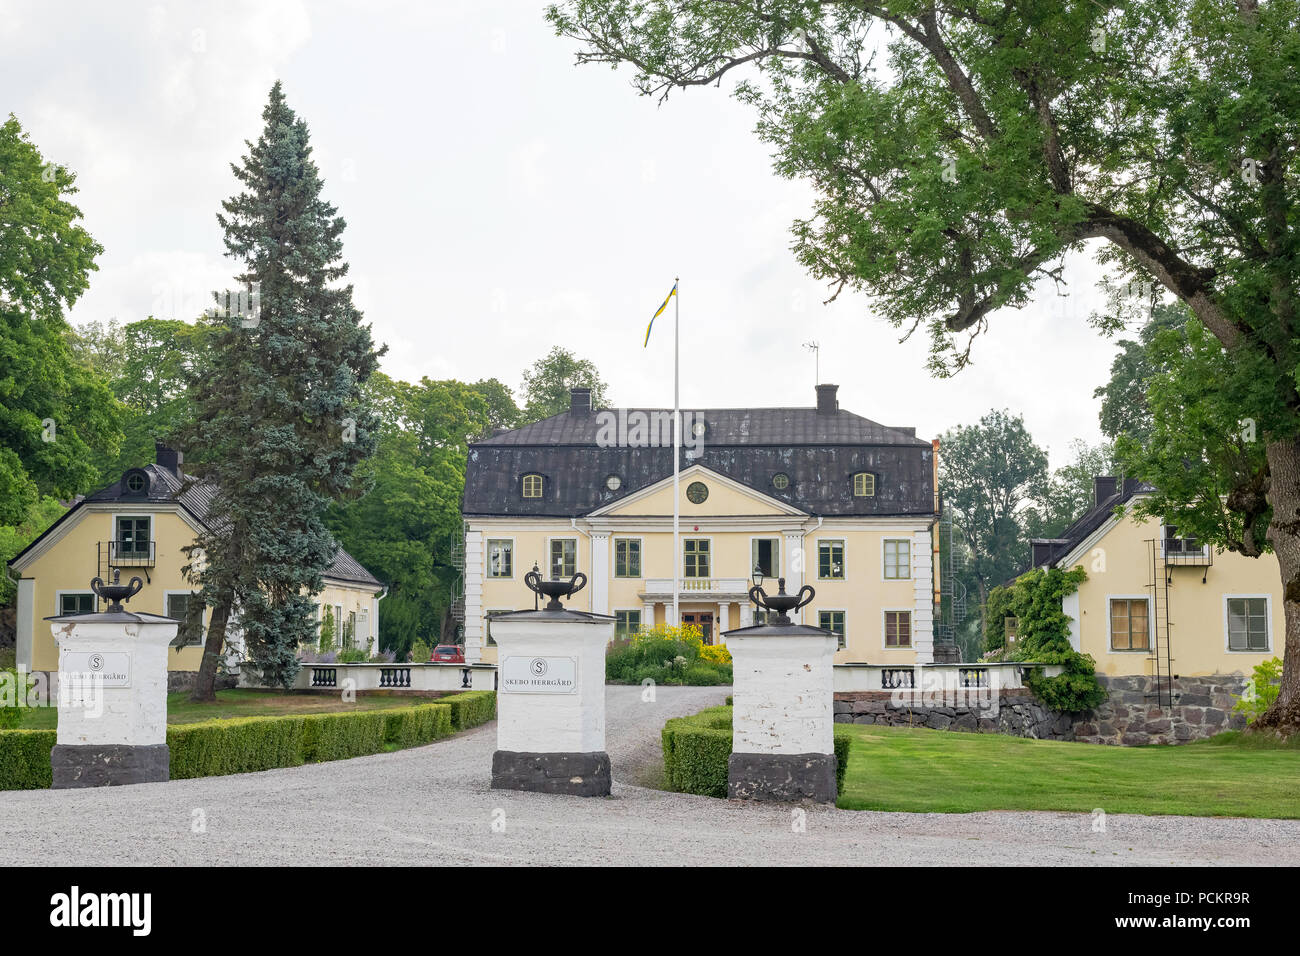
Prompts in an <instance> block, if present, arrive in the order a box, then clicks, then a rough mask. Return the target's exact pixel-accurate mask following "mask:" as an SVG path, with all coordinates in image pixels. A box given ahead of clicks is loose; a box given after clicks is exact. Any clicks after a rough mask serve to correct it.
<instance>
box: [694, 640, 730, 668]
mask: <svg viewBox="0 0 1300 956" xmlns="http://www.w3.org/2000/svg"><path fill="white" fill-rule="evenodd" d="M700 660H702V661H706V662H707V663H709V664H730V663H731V651H729V650H727V645H726V644H705V645H704V646H703V647H701V648H700Z"/></svg>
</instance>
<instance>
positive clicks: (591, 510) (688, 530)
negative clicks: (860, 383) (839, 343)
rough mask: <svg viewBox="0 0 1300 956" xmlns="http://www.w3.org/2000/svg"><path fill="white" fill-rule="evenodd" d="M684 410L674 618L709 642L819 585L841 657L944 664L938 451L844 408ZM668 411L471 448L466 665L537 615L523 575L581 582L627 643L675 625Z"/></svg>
mask: <svg viewBox="0 0 1300 956" xmlns="http://www.w3.org/2000/svg"><path fill="white" fill-rule="evenodd" d="M836 390H837V387H836V386H835V385H820V386H818V387H817V403H816V405H815V406H814V407H804V408H765V409H704V410H700V411H689V410H683V426H682V427H683V437H682V456H683V457H682V461H681V473H680V479H679V489H680V490H679V496H680V497H679V499H678V502H677V504H678V508H679V510H680V529H681V534H680V549H681V554H680V556H679V557H680V567H681V578H680V581H679V586H678V591H677V594H676V598H677V604H678V606H679V607H680V613H681V622H682V623H687V624H694V625H696V626H698V627H699V628H700V629H701V631H702V632H703V634H704V639H705V641H706V642H708V643H717V642H721V641H722V640H723V638H722V636H721V635H722V633H723V632H725V631H727V630H728V629H731V628H737V627H744V626H746V625H749V624H751V623H755V622H754V620H753V611H754V607H753V605H752V604H750V603H749V601H748V597H747V593H748V590H749V588H750V586H751V585H752V584H753V583H754V582H755V581H757V580H763V581H764V582H765V583H764V587H765V588H766V589H768V590H770V591H774V590H775V588H776V584H777V582H776V580H775V579H777V578H781V577H784V578H785V580H786V590H787V591H789V592H791V593H793V592H795V591H798V590H799V588H800V587H801V586H803V585H804V584H810V585H812V586H813V587H814V588H815V590H816V598H815V599H814V600H813V602H812V604H810V605H809V606H808V607H806V608H804V609H803V610H802V611H801V612H800V616H801V618H802V621H803V622H805V623H812V624H820V625H822V626H824V627H827V628H829V629H831V630H833V631H835V632H836V633H837V634H838V635H839V637H840V651H839V653H838V655H837V657H836V660H837V662H839V663H847V662H854V663H872V664H885V665H890V664H897V665H900V666H905V665H911V664H916V663H929V662H932V661H934V660H935V659H936V654H937V655H938V656H939V657H942V658H944V659H955V658H953V657H951V652H952V651H955V649H952V648H950V647H949V646H941V647H939V648H937V649H936V642H935V637H934V632H935V628H934V612H935V599H936V595H937V594H938V590H937V587H938V581H937V579H936V568H935V564H936V562H935V546H936V543H937V537H936V523H937V512H938V495H937V493H936V488H935V480H936V478H935V476H936V472H935V466H936V455H937V450H936V446H937V443H932V442H929V441H924V440H921V439H918V438H917V437H916V434H915V430H914V429H912V428H893V427H886V426H884V425H880V424H877V423H876V422H873V421H871V420H869V419H866V418H863V417H861V416H859V415H855V414H853V413H851V412H848V411H845V410H842V409H840V407H839V403H838V401H837V398H836ZM672 444H673V441H672V412H671V410H665V409H603V410H601V409H593V408H592V407H591V395H590V391H589V390H587V389H581V388H578V389H573V390H572V396H571V406H570V409H569V410H568V411H567V412H564V413H562V414H560V415H556V416H553V417H551V418H548V419H545V420H544V421H541V422H537V423H535V424H532V425H528V426H526V427H524V428H520V429H515V430H511V431H504V432H501V433H498V434H496V435H493V436H492V437H490V438H488V439H486V440H484V441H481V442H477V443H475V444H472V445H471V446H470V448H469V457H468V463H467V469H466V478H465V497H464V501H463V506H462V512H463V516H464V520H465V528H466V531H465V579H464V614H465V632H464V633H465V653H466V658H467V660H470V661H480V660H481V661H485V662H493V663H494V662H495V661H496V647H495V644H494V642H493V639H492V628H491V617H492V615H493V614H494V613H497V612H501V611H508V610H518V609H520V608H525V607H531V606H532V604H533V595H532V593H531V592H530V591H529V590H528V589H527V588H526V587H525V585H524V581H523V579H524V575H525V574H526V573H528V572H529V571H530V570H531V569H532V568H534V567H537V568H538V569H539V571H540V572H541V573H542V574H543V575H545V576H546V577H549V578H552V579H558V578H569V577H571V576H572V575H573V574H575V573H577V572H579V571H580V572H582V573H583V574H585V575H586V576H587V579H588V583H587V585H586V587H585V588H584V589H583V590H582V591H581V592H579V593H578V594H577V595H576V596H575V597H574V598H573V600H572V602H571V606H572V607H574V608H576V609H579V610H589V611H595V612H598V613H601V614H609V615H612V616H614V617H615V619H616V622H617V624H616V630H617V632H618V634H619V635H627V634H630V633H632V632H635V631H637V630H639V629H642V628H648V627H652V626H654V625H657V624H664V623H672V622H673V617H672V615H673V605H674V591H673V582H674V567H673V563H674V560H673V559H674V553H673V461H672Z"/></svg>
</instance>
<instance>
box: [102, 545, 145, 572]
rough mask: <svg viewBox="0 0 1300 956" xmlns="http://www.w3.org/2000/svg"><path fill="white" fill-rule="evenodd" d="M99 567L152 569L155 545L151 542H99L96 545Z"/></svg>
mask: <svg viewBox="0 0 1300 956" xmlns="http://www.w3.org/2000/svg"><path fill="white" fill-rule="evenodd" d="M97 548H98V557H99V562H98V563H99V565H100V566H101V567H109V568H152V567H153V566H154V556H155V553H156V552H155V544H154V542H152V541H101V542H99V544H98V545H97Z"/></svg>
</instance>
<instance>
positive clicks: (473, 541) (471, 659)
mask: <svg viewBox="0 0 1300 956" xmlns="http://www.w3.org/2000/svg"><path fill="white" fill-rule="evenodd" d="M483 547H484V545H483V532H482V531H466V532H465V663H467V664H477V663H479V662H480V661H482V660H483V577H484V567H485V564H484V561H485V555H484V552H483Z"/></svg>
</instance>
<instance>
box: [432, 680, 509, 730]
mask: <svg viewBox="0 0 1300 956" xmlns="http://www.w3.org/2000/svg"><path fill="white" fill-rule="evenodd" d="M438 703H439V704H446V705H447V706H449V707H450V708H451V726H452V727H453V728H455V729H456V730H458V731H459V730H468V729H469V728H470V727H477V726H478V725H479V724H486V723H487V722H488V721H489V720H495V719H496V715H497V694H496V691H493V690H467V691H465V692H464V693H463V694H453V695H452V696H450V697H439V698H438Z"/></svg>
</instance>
